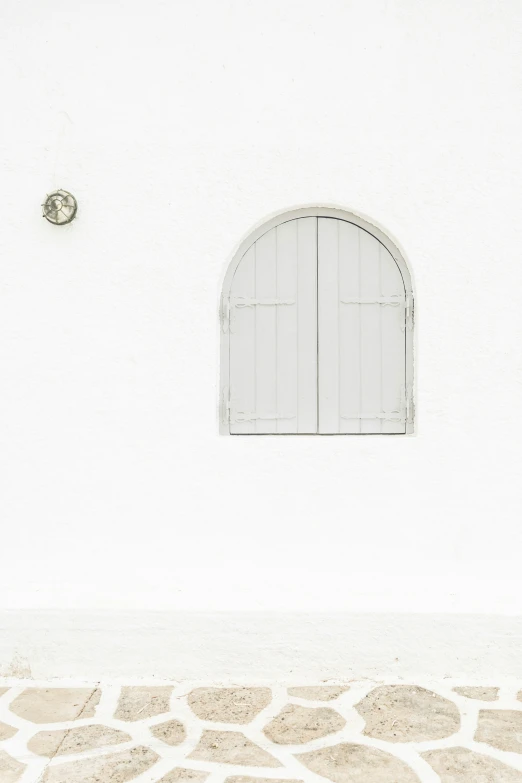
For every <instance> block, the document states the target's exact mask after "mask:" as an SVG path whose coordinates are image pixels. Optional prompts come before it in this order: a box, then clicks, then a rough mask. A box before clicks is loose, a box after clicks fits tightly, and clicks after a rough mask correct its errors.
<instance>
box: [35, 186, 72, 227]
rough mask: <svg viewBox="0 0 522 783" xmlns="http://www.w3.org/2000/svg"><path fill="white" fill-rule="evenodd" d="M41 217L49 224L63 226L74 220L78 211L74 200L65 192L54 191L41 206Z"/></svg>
mask: <svg viewBox="0 0 522 783" xmlns="http://www.w3.org/2000/svg"><path fill="white" fill-rule="evenodd" d="M42 208H43V216H44V218H45V219H46V220H48V221H49V223H54V224H55V225H56V226H63V225H65V224H66V223H70V222H71V220H73V219H74V217H75V215H76V212H77V210H78V204H77V202H76V199H75V198H74V196H73V195H72V194H71V193H68V192H67V191H66V190H55V191H54V193H51V194H50V195H48V196H47V197H46V199H45V201H44V203H43V204H42Z"/></svg>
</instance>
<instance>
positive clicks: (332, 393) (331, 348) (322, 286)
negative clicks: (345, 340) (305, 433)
mask: <svg viewBox="0 0 522 783" xmlns="http://www.w3.org/2000/svg"><path fill="white" fill-rule="evenodd" d="M317 244H318V259H319V263H318V292H317V293H318V297H317V298H318V314H317V317H318V334H319V370H318V372H319V426H318V432H319V433H321V434H335V433H338V432H339V421H340V419H339V415H340V411H339V307H340V305H339V221H338V220H335V219H332V218H319V219H318V237H317Z"/></svg>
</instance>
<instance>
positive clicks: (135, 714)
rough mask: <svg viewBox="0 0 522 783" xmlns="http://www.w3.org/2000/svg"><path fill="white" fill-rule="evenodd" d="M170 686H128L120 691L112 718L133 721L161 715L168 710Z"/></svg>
mask: <svg viewBox="0 0 522 783" xmlns="http://www.w3.org/2000/svg"><path fill="white" fill-rule="evenodd" d="M172 691H173V687H172V686H171V685H151V686H144V685H130V686H125V687H123V688H122V689H121V693H120V698H119V701H118V706H117V708H116V712H115V713H114V717H115V718H118V720H125V721H135V720H143V719H144V718H153V717H154V716H155V715H163V713H165V712H169V710H170V697H171V695H172Z"/></svg>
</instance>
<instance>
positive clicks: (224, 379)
mask: <svg viewBox="0 0 522 783" xmlns="http://www.w3.org/2000/svg"><path fill="white" fill-rule="evenodd" d="M303 217H317V218H320V217H330V218H336V219H337V220H343V221H346V222H347V223H353V224H354V225H356V226H358V227H359V228H362V229H363V230H365V231H367V232H368V233H369V234H371V235H372V236H374V237H375V238H376V239H377V240H378V241H379V242H380V243H381V244H382V245H383V246H384V247H385V248H386V249H387V250H388V251H389V252H390V253H391V255H392V257H393V259H394V260H395V263H396V264H397V266H398V268H399V270H400V273H401V275H402V279H403V282H404V289H405V292H406V297H407V300H409V306H408V312H407V323H408V326H407V328H406V396H407V409H408V417H407V421H406V434H407V435H411V434H413V432H414V424H415V387H414V325H415V293H414V289H413V281H412V276H411V273H410V269H409V266H408V263H407V262H406V259H405V258H404V256H403V254H402V253H401V251H400V250H399V248H398V247H397V245H396V244H395V242H393V241H392V240H391V239H390V237H389V236H388V235H387V234H386V233H385V232H384V231H382V229H380V228H378V227H377V226H376V225H375V224H373V223H371V222H369V221H368V220H365V219H363V218H361V217H359V216H358V215H356V214H354V213H353V212H349V211H347V210H344V209H337V208H332V207H302V208H300V209H294V210H291V211H287V212H281V213H279V214H278V215H276V216H274V217H272V218H270V220H267V221H266V222H264V223H263V224H261V225H260V226H258V227H257V228H256V229H254V231H252V232H251V233H250V234H249V235H248V236H247V237H246V239H245V240H244V241H243V242H241V244H240V245H239V247H238V249H237V251H236V252H235V253H234V256H233V258H232V260H231V261H230V263H229V265H228V268H227V271H226V274H225V277H224V280H223V286H222V290H221V298H220V308H219V313H220V333H221V346H220V385H219V388H220V400H219V431H220V434H221V435H230V427H229V424H228V405H229V396H228V395H229V388H228V383H229V377H230V332H229V330H228V329H227V328H226V324H227V319H228V317H229V316H228V313H227V303H228V300H229V297H230V290H231V286H232V280H233V279H234V274H235V272H236V269H237V267H238V265H239V264H240V262H241V260H242V258H243V256H244V255H245V253H246V252H247V250H248V249H249V248H250V247H251V246H252V245H253V244H254V242H257V240H258V239H259V238H260V237H262V236H263V234H265V233H266V232H267V231H270V230H271V229H273V228H276V227H277V226H280V225H282V224H283V223H286V222H288V221H290V220H295V219H297V218H303Z"/></svg>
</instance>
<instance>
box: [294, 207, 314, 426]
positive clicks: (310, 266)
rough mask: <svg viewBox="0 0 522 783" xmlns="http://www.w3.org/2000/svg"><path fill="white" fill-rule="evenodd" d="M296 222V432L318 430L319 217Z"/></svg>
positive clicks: (301, 219)
mask: <svg viewBox="0 0 522 783" xmlns="http://www.w3.org/2000/svg"><path fill="white" fill-rule="evenodd" d="M296 223H297V257H298V264H297V373H298V377H297V390H298V399H297V431H298V432H300V433H317V218H315V217H309V218H300V219H299V220H297V221H296Z"/></svg>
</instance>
